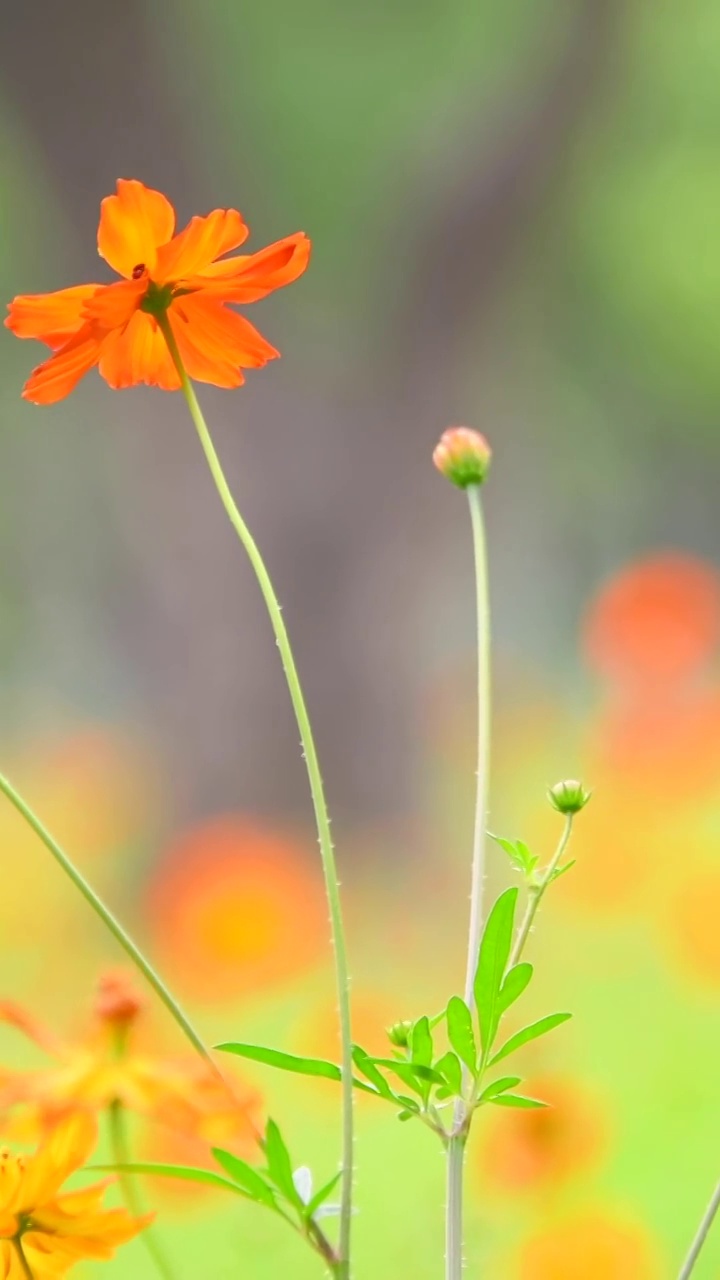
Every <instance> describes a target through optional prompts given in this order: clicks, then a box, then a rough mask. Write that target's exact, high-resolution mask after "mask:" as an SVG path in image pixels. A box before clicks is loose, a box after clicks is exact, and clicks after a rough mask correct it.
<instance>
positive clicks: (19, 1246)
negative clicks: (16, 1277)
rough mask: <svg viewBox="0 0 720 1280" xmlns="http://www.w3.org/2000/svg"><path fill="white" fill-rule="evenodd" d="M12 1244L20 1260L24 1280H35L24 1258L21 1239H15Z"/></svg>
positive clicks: (18, 1237) (17, 1237)
mask: <svg viewBox="0 0 720 1280" xmlns="http://www.w3.org/2000/svg"><path fill="white" fill-rule="evenodd" d="M14 1244H15V1248H16V1249H17V1255H18V1258H19V1259H20V1266H21V1267H22V1271H23V1275H24V1276H25V1280H35V1277H34V1275H33V1273H32V1268H31V1266H30V1263H29V1262H28V1260H27V1258H26V1257H25V1250H24V1249H23V1247H22V1239H21V1237H20V1236H19V1235H18V1236H16V1237H15V1240H14Z"/></svg>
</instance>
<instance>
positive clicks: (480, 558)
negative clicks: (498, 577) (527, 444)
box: [465, 484, 490, 1008]
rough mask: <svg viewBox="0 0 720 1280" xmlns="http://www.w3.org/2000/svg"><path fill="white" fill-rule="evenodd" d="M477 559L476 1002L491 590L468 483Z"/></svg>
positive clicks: (479, 519)
mask: <svg viewBox="0 0 720 1280" xmlns="http://www.w3.org/2000/svg"><path fill="white" fill-rule="evenodd" d="M467 496H468V501H469V503H470V519H471V521H472V535H473V552H474V559H475V600H476V613H477V653H478V667H477V788H476V795H475V827H474V832H473V857H472V884H471V889H470V932H469V937H468V952H467V969H466V974H465V1003H466V1004H467V1005H468V1006H469V1007H470V1008H472V1006H473V1003H474V994H473V993H474V985H475V970H476V968H477V959H478V952H479V950H480V935H481V932H482V899H483V888H484V881H485V826H486V821H487V806H488V786H489V778H490V598H489V591H488V571H487V547H486V542H485V527H484V523H483V514H482V504H481V502H480V488H479V486H478V485H476V484H472V485H469V486H468V490H467Z"/></svg>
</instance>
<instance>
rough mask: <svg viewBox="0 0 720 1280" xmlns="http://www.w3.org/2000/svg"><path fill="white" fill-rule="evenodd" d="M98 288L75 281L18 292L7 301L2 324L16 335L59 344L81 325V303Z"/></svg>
mask: <svg viewBox="0 0 720 1280" xmlns="http://www.w3.org/2000/svg"><path fill="white" fill-rule="evenodd" d="M99 288H100V285H98V284H76V285H73V287H72V288H71V289H58V290H57V292H55V293H30V294H21V295H20V296H19V297H17V298H13V300H12V302H11V303H9V305H8V312H9V314H8V315H7V316H6V318H5V324H6V326H7V328H8V329H11V330H12V332H13V333H14V334H15V336H16V337H17V338H39V339H40V341H41V342H46V343H47V345H48V346H49V347H54V348H56V347H62V346H63V345H64V344H65V343H66V342H67V340H68V338H69V337H70V336H71V335H72V334H73V333H75V332H76V331H77V330H78V329H79V328H81V326H82V324H83V322H84V316H83V307H84V305H85V303H86V302H87V301H88V299H89V298H91V297H92V296H93V294H94V293H95V292H96V290H98V289H99Z"/></svg>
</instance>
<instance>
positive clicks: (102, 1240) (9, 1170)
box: [0, 1113, 152, 1280]
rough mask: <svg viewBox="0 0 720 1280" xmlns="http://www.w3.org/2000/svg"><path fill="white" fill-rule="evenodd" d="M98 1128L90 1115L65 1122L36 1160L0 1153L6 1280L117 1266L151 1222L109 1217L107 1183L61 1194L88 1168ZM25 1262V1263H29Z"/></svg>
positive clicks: (113, 1212)
mask: <svg viewBox="0 0 720 1280" xmlns="http://www.w3.org/2000/svg"><path fill="white" fill-rule="evenodd" d="M96 1137H97V1132H96V1126H95V1123H94V1121H93V1120H92V1118H91V1117H90V1116H89V1115H87V1114H81V1113H76V1114H75V1115H72V1116H68V1117H66V1119H65V1120H63V1121H61V1122H60V1124H58V1125H57V1126H56V1127H55V1128H54V1129H53V1131H52V1132H51V1133H50V1134H48V1136H47V1137H46V1139H45V1141H44V1142H43V1144H42V1146H41V1147H40V1148H39V1150H38V1151H37V1152H36V1153H35V1155H32V1156H29V1157H24V1156H14V1155H12V1154H11V1153H10V1151H9V1150H8V1149H7V1147H5V1148H3V1149H2V1150H1V1151H0V1275H2V1276H3V1277H4V1280H26V1277H27V1275H28V1274H30V1275H32V1276H33V1280H46V1277H47V1280H56V1277H58V1276H63V1275H65V1273H66V1272H67V1271H69V1270H70V1267H72V1266H73V1265H74V1264H75V1263H76V1262H81V1261H82V1260H83V1259H84V1258H111V1257H112V1255H113V1253H114V1252H115V1249H116V1247H117V1246H118V1245H119V1244H124V1243H125V1241H126V1240H131V1239H132V1238H133V1236H135V1235H137V1234H138V1232H139V1231H141V1230H142V1228H143V1227H144V1226H146V1225H147V1223H148V1222H149V1221H150V1219H151V1217H152V1215H147V1216H145V1217H142V1218H132V1217H131V1216H130V1214H129V1213H127V1212H126V1210H125V1209H103V1207H102V1198H103V1193H104V1191H105V1188H106V1186H107V1182H101V1183H96V1184H95V1185H93V1186H91V1187H86V1188H84V1189H83V1190H82V1191H70V1192H66V1193H65V1195H61V1194H59V1192H60V1188H61V1187H62V1184H63V1182H64V1181H65V1179H66V1178H67V1177H68V1175H69V1174H71V1173H74V1171H75V1170H76V1169H79V1168H80V1166H81V1165H83V1164H84V1163H85V1161H86V1160H87V1158H88V1156H89V1155H90V1152H91V1151H92V1149H93V1147H94V1146H95V1141H96ZM23 1260H24V1261H23Z"/></svg>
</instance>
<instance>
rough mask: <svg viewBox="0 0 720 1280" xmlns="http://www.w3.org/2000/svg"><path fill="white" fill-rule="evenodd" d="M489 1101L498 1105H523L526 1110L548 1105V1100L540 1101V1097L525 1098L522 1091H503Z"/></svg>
mask: <svg viewBox="0 0 720 1280" xmlns="http://www.w3.org/2000/svg"><path fill="white" fill-rule="evenodd" d="M489 1101H490V1102H492V1104H493V1106H496V1107H522V1108H524V1109H525V1110H526V1111H529V1110H530V1109H531V1108H534V1109H537V1108H538V1107H546V1106H547V1105H548V1104H547V1102H540V1100H539V1098H525V1097H523V1095H522V1094H521V1093H501V1094H499V1095H498V1097H497V1098H490V1099H489Z"/></svg>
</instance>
